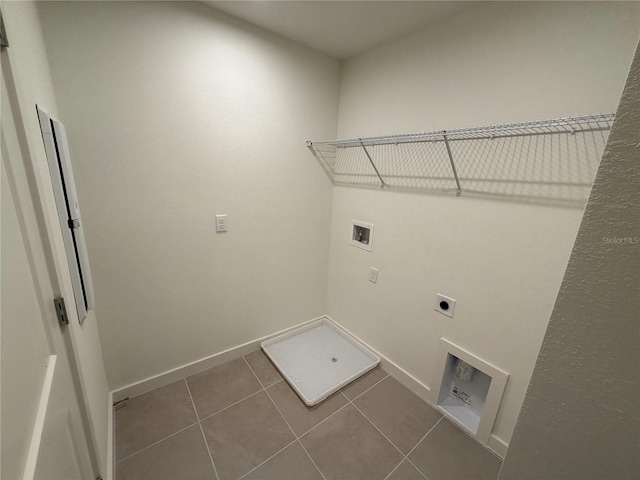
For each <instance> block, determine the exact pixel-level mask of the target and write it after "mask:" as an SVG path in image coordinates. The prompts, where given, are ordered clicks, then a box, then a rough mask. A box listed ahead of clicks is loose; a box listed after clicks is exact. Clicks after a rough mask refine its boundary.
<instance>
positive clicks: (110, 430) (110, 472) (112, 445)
mask: <svg viewBox="0 0 640 480" xmlns="http://www.w3.org/2000/svg"><path fill="white" fill-rule="evenodd" d="M113 413H114V412H113V392H109V412H108V413H107V471H106V474H105V478H104V480H115V478H116V435H115V433H116V424H115V418H114V415H113Z"/></svg>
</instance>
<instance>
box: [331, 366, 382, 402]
mask: <svg viewBox="0 0 640 480" xmlns="http://www.w3.org/2000/svg"><path fill="white" fill-rule="evenodd" d="M387 375H388V373H387V372H385V371H384V370H383V369H382V368H380V367H376V368H374V369H373V370H369V371H368V372H367V373H365V374H364V375H362V376H361V377H360V378H358V379H357V380H354V381H353V382H351V383H350V384H349V385H347V386H346V387H343V388H342V393H344V395H345V397H347V398H348V399H349V400H353V399H354V398H356V397H357V396H358V395H360V394H361V393H363V392H364V391H365V390H367V389H368V388H371V387H373V386H374V385H375V384H376V383H378V382H379V381H380V380H382V379H383V378H384V377H386V376H387Z"/></svg>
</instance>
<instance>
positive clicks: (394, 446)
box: [350, 402, 405, 459]
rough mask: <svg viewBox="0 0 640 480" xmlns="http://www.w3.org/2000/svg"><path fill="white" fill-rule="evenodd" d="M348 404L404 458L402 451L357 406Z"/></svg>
mask: <svg viewBox="0 0 640 480" xmlns="http://www.w3.org/2000/svg"><path fill="white" fill-rule="evenodd" d="M350 403H351V405H353V406H354V407H355V409H356V410H358V412H360V414H361V415H362V416H363V417H364V418H365V419H366V420H367V422H369V423H370V424H371V425H373V428H375V429H376V430H377V431H378V432H380V434H381V435H382V436H383V437H384V438H386V439H387V441H388V442H389V443H390V444H391V445H392V446H393V448H395V449H396V450H397V451H398V452H399V453H400V455H401V456H402V457H403V459H404V456H405V455H404V452H403V451H402V450H400V449H399V448H398V446H397V445H396V444H395V443H393V442H392V441H391V439H390V438H389V437H387V435H386V434H385V433H384V432H383V431H382V430H380V428H378V426H377V425H376V424H375V423H373V422H372V421H371V419H370V418H369V417H367V416H366V415H365V413H364V412H363V411H362V410H360V409H359V408H358V406H357V405H356V404H355V403H353V402H350Z"/></svg>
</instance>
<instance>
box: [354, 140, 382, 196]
mask: <svg viewBox="0 0 640 480" xmlns="http://www.w3.org/2000/svg"><path fill="white" fill-rule="evenodd" d="M359 140H360V145H362V149H363V150H364V153H365V155H366V156H367V158H368V159H369V163H371V166H372V167H373V170H374V171H375V172H376V175H378V178H379V179H380V188H384V187H385V183H384V180H383V179H382V177H381V176H380V172H378V169H377V168H376V164H375V163H373V159H372V158H371V155H369V152H368V151H367V147H365V146H364V142H363V141H362V139H361V138H360V139H359Z"/></svg>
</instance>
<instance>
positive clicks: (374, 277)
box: [369, 267, 378, 283]
mask: <svg viewBox="0 0 640 480" xmlns="http://www.w3.org/2000/svg"><path fill="white" fill-rule="evenodd" d="M369 281H370V282H371V283H378V269H377V268H374V267H371V268H369Z"/></svg>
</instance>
